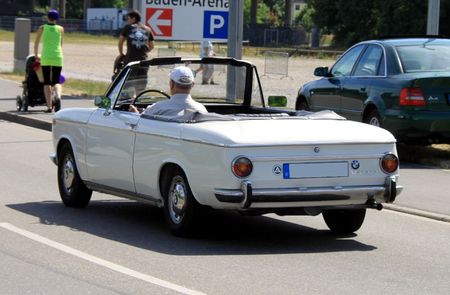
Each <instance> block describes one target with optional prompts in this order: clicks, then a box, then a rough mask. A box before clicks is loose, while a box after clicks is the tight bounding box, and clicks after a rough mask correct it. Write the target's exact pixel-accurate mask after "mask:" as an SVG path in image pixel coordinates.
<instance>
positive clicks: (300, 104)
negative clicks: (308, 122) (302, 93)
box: [295, 97, 309, 111]
mask: <svg viewBox="0 0 450 295" xmlns="http://www.w3.org/2000/svg"><path fill="white" fill-rule="evenodd" d="M295 110H296V111H309V106H308V103H307V102H306V100H305V99H304V98H303V97H297V102H296V103H295Z"/></svg>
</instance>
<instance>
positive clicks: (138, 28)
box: [119, 10, 154, 93]
mask: <svg viewBox="0 0 450 295" xmlns="http://www.w3.org/2000/svg"><path fill="white" fill-rule="evenodd" d="M125 40H126V42H127V53H126V54H124V53H123V47H124V46H123V44H124V43H125ZM153 40H154V38H153V35H152V32H151V30H150V28H149V27H147V26H146V25H144V24H141V14H140V13H139V12H138V11H136V10H132V11H130V12H129V13H128V14H127V25H126V26H125V27H124V28H123V29H122V31H121V33H120V37H119V54H120V56H124V64H125V65H126V64H127V63H129V62H132V61H139V60H145V59H147V56H148V53H149V52H150V51H151V50H152V49H153V47H154V44H153ZM147 71H148V68H139V69H138V71H135V72H133V73H130V75H132V76H133V77H134V79H136V80H137V81H136V88H137V89H136V92H137V93H139V91H142V90H144V89H145V86H146V84H147Z"/></svg>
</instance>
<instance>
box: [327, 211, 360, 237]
mask: <svg viewBox="0 0 450 295" xmlns="http://www.w3.org/2000/svg"><path fill="white" fill-rule="evenodd" d="M322 216H323V219H324V220H325V223H326V224H327V226H328V228H329V229H330V230H331V231H332V232H333V233H336V234H344V235H345V234H351V233H353V232H355V231H357V230H358V229H359V228H360V227H361V225H362V224H363V222H364V218H365V216H366V209H354V210H350V209H349V210H330V211H324V212H323V213H322Z"/></svg>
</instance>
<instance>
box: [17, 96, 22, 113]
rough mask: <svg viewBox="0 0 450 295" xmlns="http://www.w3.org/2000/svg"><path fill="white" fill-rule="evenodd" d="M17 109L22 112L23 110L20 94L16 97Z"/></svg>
mask: <svg viewBox="0 0 450 295" xmlns="http://www.w3.org/2000/svg"><path fill="white" fill-rule="evenodd" d="M16 110H17V111H18V112H20V111H21V110H22V98H21V97H20V95H17V97H16Z"/></svg>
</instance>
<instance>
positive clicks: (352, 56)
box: [331, 45, 364, 77]
mask: <svg viewBox="0 0 450 295" xmlns="http://www.w3.org/2000/svg"><path fill="white" fill-rule="evenodd" d="M363 49H364V45H359V46H356V47H353V48H351V49H350V50H349V51H347V52H346V53H345V54H344V55H343V56H342V57H341V58H340V59H339V60H338V61H337V62H336V64H335V65H334V66H333V68H332V69H331V74H332V75H333V76H334V77H343V76H350V74H351V72H352V69H353V66H354V65H355V62H356V60H357V59H358V56H359V55H360V54H361V52H362V50H363Z"/></svg>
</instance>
